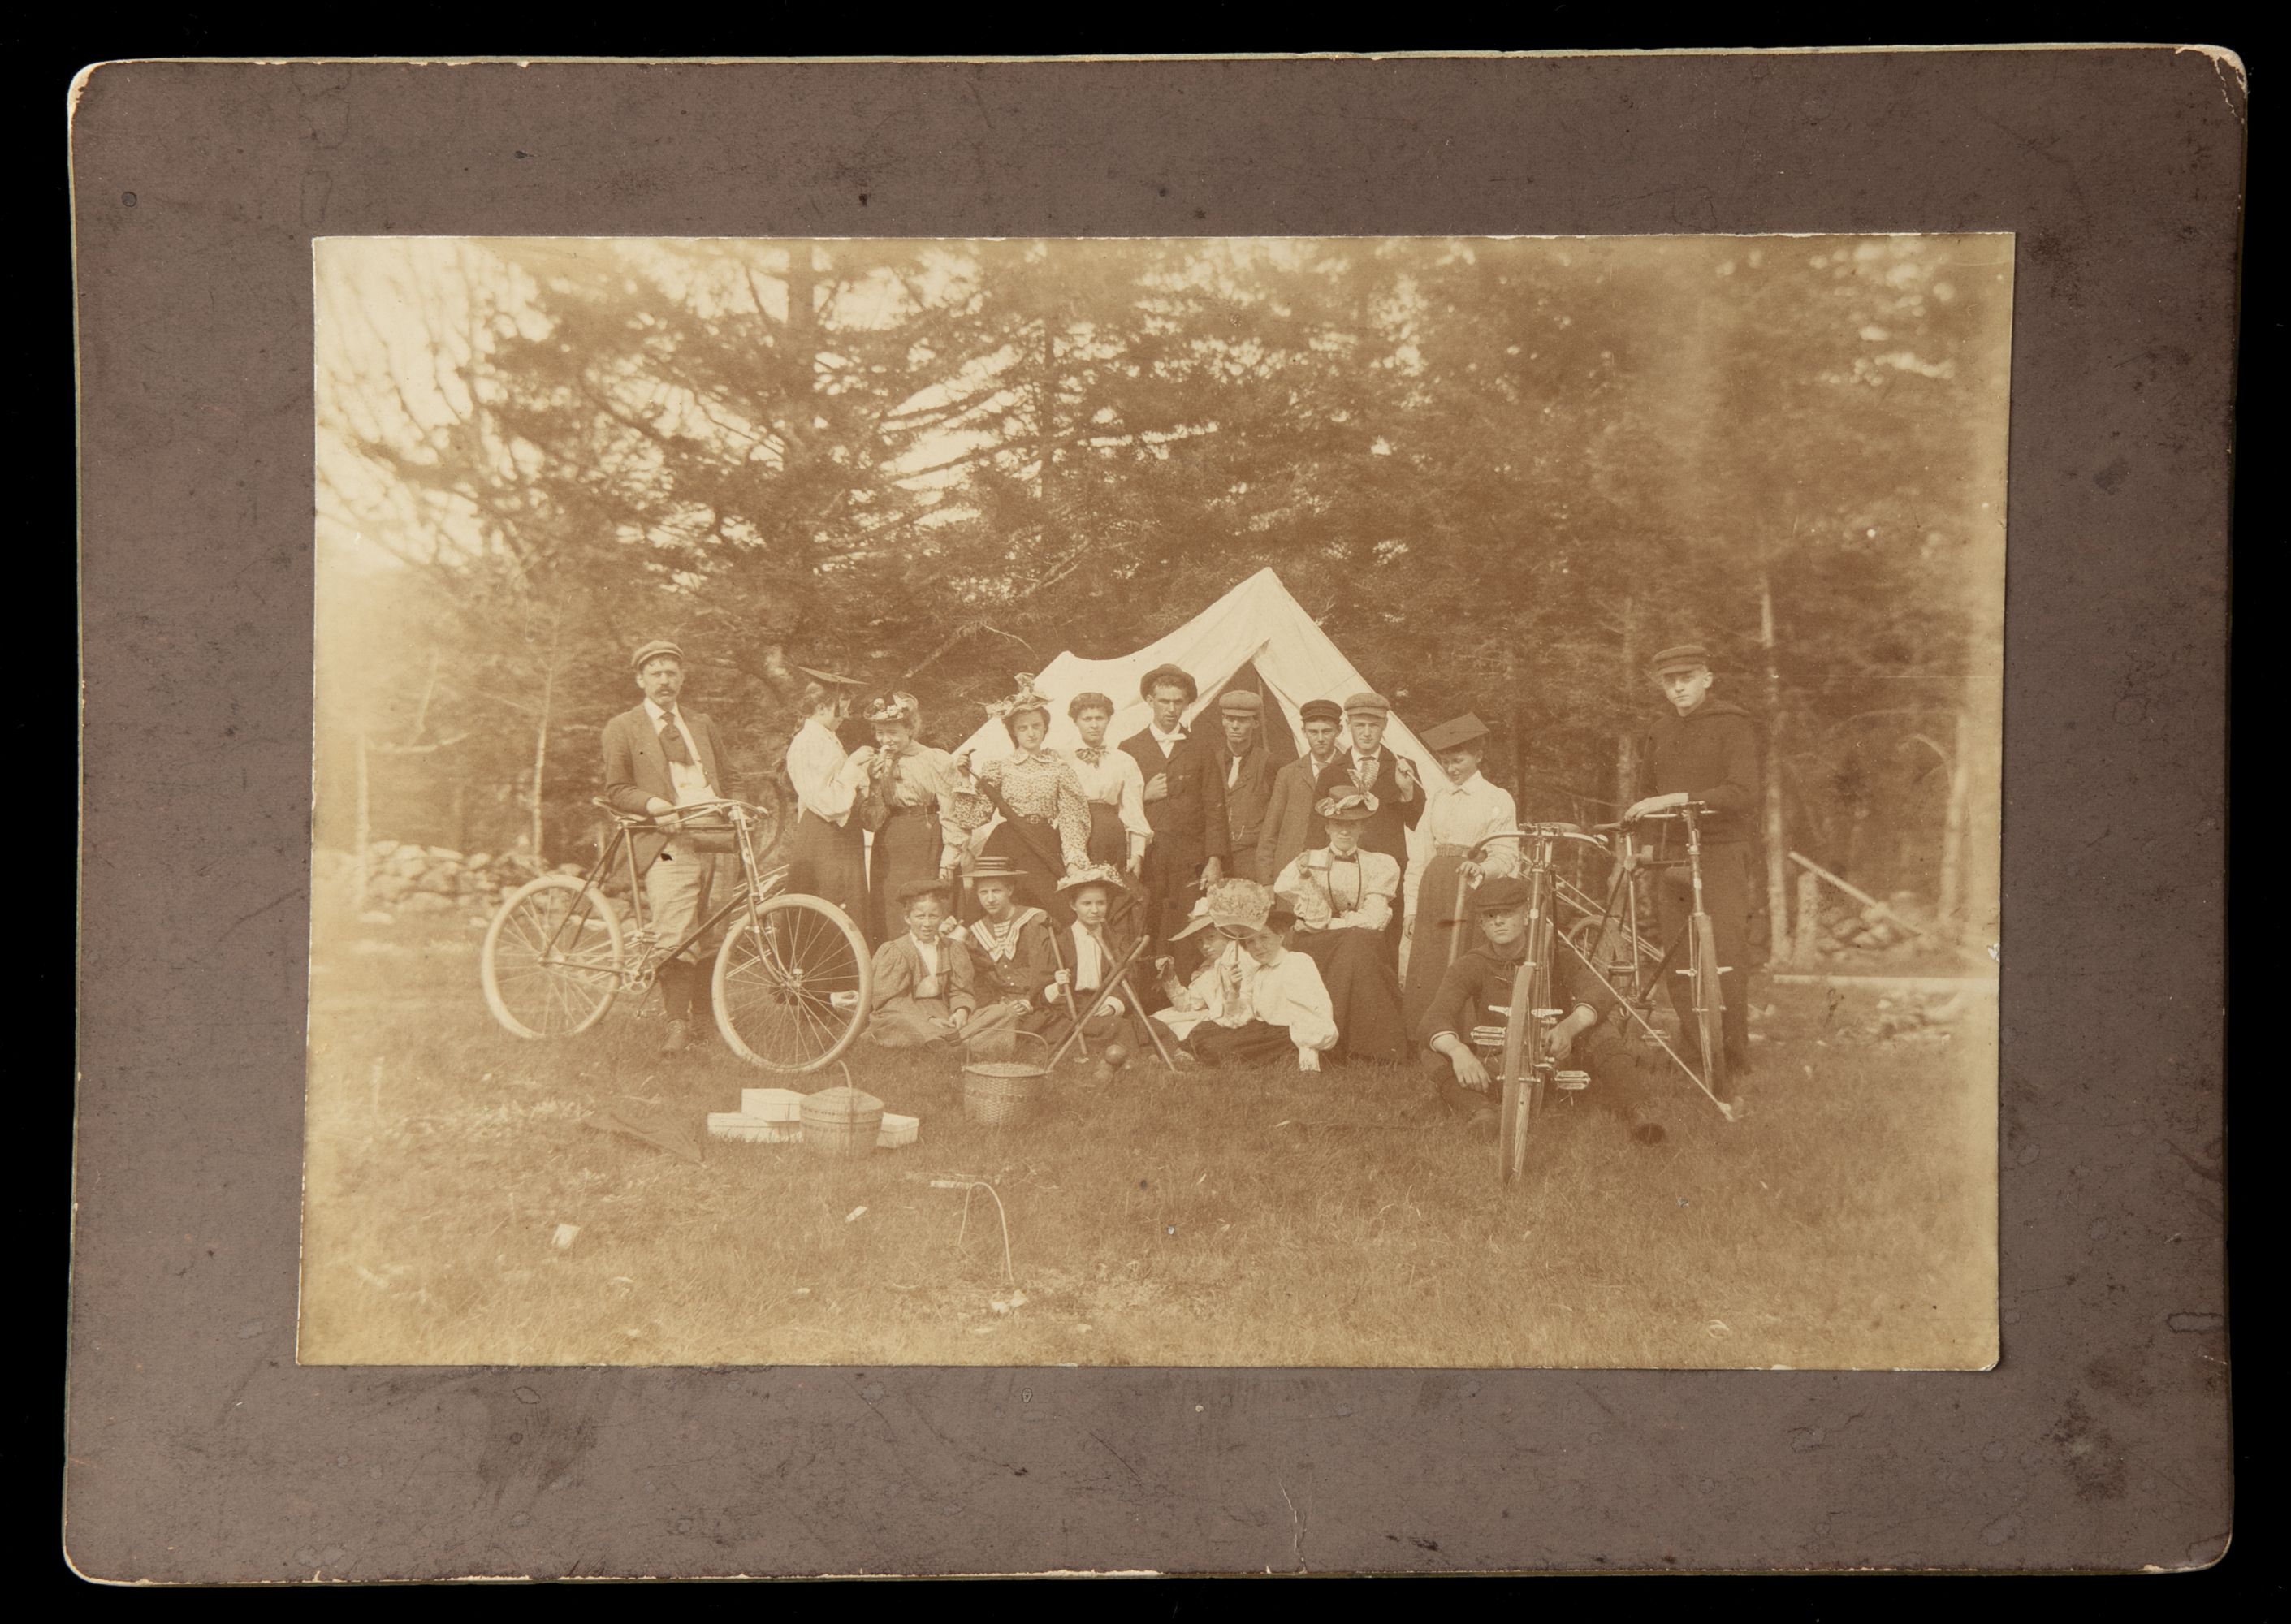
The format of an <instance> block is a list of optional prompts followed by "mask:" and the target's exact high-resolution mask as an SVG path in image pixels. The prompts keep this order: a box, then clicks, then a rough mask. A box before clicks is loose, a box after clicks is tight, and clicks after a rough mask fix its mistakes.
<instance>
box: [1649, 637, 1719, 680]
mask: <svg viewBox="0 0 2291 1624" xmlns="http://www.w3.org/2000/svg"><path fill="white" fill-rule="evenodd" d="M1709 665H1710V651H1709V650H1708V648H1705V647H1703V646H1702V645H1701V644H1700V643H1681V644H1679V645H1678V646H1677V647H1676V648H1666V649H1664V650H1663V651H1662V652H1661V653H1660V654H1658V655H1655V657H1654V658H1653V659H1652V660H1650V661H1648V662H1647V669H1648V670H1649V671H1652V672H1653V673H1654V674H1655V675H1656V676H1658V677H1660V676H1663V675H1665V674H1666V673H1668V672H1670V671H1698V670H1708V668H1709Z"/></svg>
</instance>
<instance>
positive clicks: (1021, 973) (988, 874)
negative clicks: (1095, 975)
mask: <svg viewBox="0 0 2291 1624" xmlns="http://www.w3.org/2000/svg"><path fill="white" fill-rule="evenodd" d="M1025 878H1027V876H1026V875H1025V874H1024V873H1020V872H1015V871H1013V870H1012V869H1011V867H1010V865H1009V863H1008V862H1006V861H1004V860H1003V859H1002V858H1001V857H995V856H986V857H981V858H980V859H979V860H978V863H977V865H976V866H975V867H974V868H973V869H972V870H971V872H970V886H971V893H972V896H974V897H975V898H976V900H977V909H978V917H977V919H975V920H973V921H971V922H970V924H969V926H968V927H967V928H966V929H964V931H963V933H962V941H963V945H964V946H965V947H966V948H967V949H968V950H969V953H970V957H971V977H972V991H973V992H974V993H977V997H978V1001H979V1008H978V1013H977V1015H975V1016H973V1017H971V1024H972V1025H974V1026H976V1025H977V1024H978V1023H979V1022H981V1021H985V1020H987V1019H990V1018H992V1017H993V1016H994V1015H995V1013H996V1012H997V1011H999V1010H1003V1009H1007V1010H1008V1011H1009V1017H1011V1018H1012V1019H1014V1020H1015V1021H1016V1023H1017V1025H1018V1026H1019V1027H1021V1028H1023V1029H1025V1031H1028V1032H1033V1033H1041V1034H1044V1035H1046V1036H1047V1035H1049V1033H1050V1031H1051V1029H1052V1028H1053V1027H1054V1026H1056V1025H1057V1024H1058V1017H1057V1014H1056V1013H1055V1012H1054V1011H1053V1010H1052V1009H1049V1007H1048V1006H1047V1005H1046V1004H1045V1003H1044V1002H1043V1001H1042V994H1043V993H1044V992H1045V991H1046V990H1047V989H1048V988H1049V986H1050V985H1051V982H1052V978H1053V977H1055V976H1056V975H1057V971H1058V969H1059V968H1060V966H1059V962H1058V950H1057V942H1056V941H1055V940H1053V939H1052V937H1051V934H1050V921H1049V916H1048V915H1046V914H1045V913H1044V912H1042V911H1041V909H1040V908H1030V907H1022V906H1020V905H1019V904H1018V900H1017V881H1019V880H1024V879H1025ZM1049 1041H1051V1042H1056V1041H1057V1038H1056V1037H1054V1036H1051V1037H1049ZM971 1047H972V1049H974V1050H975V1051H977V1052H979V1053H982V1054H985V1053H986V1052H987V1049H988V1048H989V1047H1001V1046H1000V1045H994V1046H985V1045H980V1044H977V1043H973V1044H972V1045H971ZM1016 1047H1017V1045H1016V1042H1015V1041H1013V1042H1011V1043H1010V1044H1009V1048H1011V1049H1016ZM1030 1047H1031V1046H1030ZM988 1057H989V1058H993V1057H995V1056H993V1055H988Z"/></svg>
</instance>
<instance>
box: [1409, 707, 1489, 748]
mask: <svg viewBox="0 0 2291 1624" xmlns="http://www.w3.org/2000/svg"><path fill="white" fill-rule="evenodd" d="M1487 736H1488V725H1487V723H1485V722H1483V721H1482V720H1480V719H1479V718H1478V717H1476V716H1475V715H1473V714H1472V713H1471V712H1469V711H1467V712H1464V713H1463V714H1462V715H1461V716H1459V717H1456V718H1454V719H1452V720H1449V721H1444V722H1442V723H1441V724H1440V725H1439V726H1438V727H1436V728H1433V729H1431V730H1430V731H1429V732H1427V733H1426V734H1425V736H1424V748H1425V749H1427V750H1428V751H1431V752H1433V753H1434V754H1435V755H1445V754H1446V753H1447V752H1449V751H1451V750H1477V749H1478V748H1479V747H1480V741H1481V740H1483V739H1484V738H1486V737H1487Z"/></svg>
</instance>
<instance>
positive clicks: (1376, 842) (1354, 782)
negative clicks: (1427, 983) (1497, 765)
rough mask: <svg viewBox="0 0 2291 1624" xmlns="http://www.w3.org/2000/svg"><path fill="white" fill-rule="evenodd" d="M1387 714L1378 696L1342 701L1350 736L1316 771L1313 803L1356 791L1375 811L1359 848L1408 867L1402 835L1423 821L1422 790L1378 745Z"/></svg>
mask: <svg viewBox="0 0 2291 1624" xmlns="http://www.w3.org/2000/svg"><path fill="white" fill-rule="evenodd" d="M1391 714H1392V704H1391V702H1390V701H1388V700H1387V699H1386V698H1385V697H1384V695H1381V694H1355V695H1353V696H1352V697H1351V698H1350V699H1347V700H1346V701H1345V726H1346V728H1348V729H1349V730H1350V731H1351V734H1352V740H1351V743H1350V744H1349V746H1348V747H1346V748H1345V749H1341V750H1339V751H1338V752H1337V757H1336V760H1333V761H1331V762H1330V763H1329V765H1328V766H1327V767H1325V768H1322V770H1321V779H1320V783H1319V785H1318V786H1317V787H1318V789H1319V792H1320V793H1319V794H1318V795H1317V796H1316V797H1315V798H1314V799H1315V800H1326V799H1328V798H1329V797H1330V796H1332V795H1342V794H1345V793H1347V792H1357V793H1360V794H1363V795H1366V796H1368V797H1370V798H1371V799H1372V800H1374V801H1375V802H1376V809H1375V811H1374V812H1372V813H1371V815H1370V816H1369V818H1368V820H1367V821H1366V822H1365V823H1363V824H1362V825H1361V838H1360V843H1361V849H1362V850H1363V851H1380V852H1382V853H1383V854H1384V855H1385V856H1387V857H1390V858H1391V859H1392V860H1393V861H1394V862H1395V863H1397V864H1400V866H1401V868H1402V869H1403V872H1404V871H1405V870H1406V868H1407V866H1408V832H1409V831H1410V830H1411V829H1413V828H1415V827H1416V825H1417V823H1418V821H1419V819H1421V818H1422V817H1423V816H1424V793H1423V788H1422V785H1421V784H1419V782H1418V781H1417V777H1416V763H1415V762H1413V761H1411V760H1409V759H1408V758H1407V757H1406V756H1395V755H1394V754H1393V753H1392V752H1391V750H1390V749H1388V748H1387V746H1386V744H1385V743H1384V726H1385V723H1386V721H1387V720H1388V719H1389V718H1390V716H1391ZM1401 912H1402V911H1401V910H1400V909H1399V908H1395V909H1394V910H1393V911H1392V922H1391V923H1390V924H1389V925H1387V926H1386V927H1385V952H1386V953H1387V955H1389V956H1390V957H1391V958H1392V960H1393V961H1394V962H1395V963H1397V962H1398V961H1399V956H1400V932H1401V929H1402V921H1401Z"/></svg>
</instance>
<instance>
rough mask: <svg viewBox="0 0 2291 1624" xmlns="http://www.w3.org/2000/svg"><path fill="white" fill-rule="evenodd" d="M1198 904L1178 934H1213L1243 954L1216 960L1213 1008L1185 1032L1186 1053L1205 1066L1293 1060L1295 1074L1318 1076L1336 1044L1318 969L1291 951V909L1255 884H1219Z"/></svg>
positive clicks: (1334, 1023) (1333, 1021)
mask: <svg viewBox="0 0 2291 1624" xmlns="http://www.w3.org/2000/svg"><path fill="white" fill-rule="evenodd" d="M1204 900H1205V901H1206V902H1207V903H1208V904H1209V905H1208V907H1207V908H1206V909H1204V910H1202V911H1201V912H1200V915H1199V917H1197V918H1195V919H1194V921H1193V922H1192V923H1191V924H1189V925H1187V926H1186V927H1185V929H1182V930H1180V931H1178V933H1177V934H1178V937H1188V936H1191V935H1193V934H1194V932H1195V931H1197V930H1202V929H1213V930H1215V931H1216V932H1217V933H1218V935H1219V936H1221V937H1226V939H1227V940H1229V941H1233V942H1236V943H1238V944H1240V946H1241V950H1242V951H1241V952H1240V953H1238V954H1236V955H1234V958H1233V959H1232V960H1231V961H1225V960H1223V959H1220V961H1218V962H1219V969H1218V988H1217V994H1218V997H1217V1007H1216V1009H1214V1010H1213V1011H1212V1012H1211V1013H1210V1017H1209V1018H1208V1019H1207V1020H1205V1021H1203V1022H1202V1023H1201V1024H1200V1025H1197V1026H1195V1027H1194V1029H1193V1030H1192V1031H1191V1032H1189V1033H1186V1049H1188V1050H1189V1051H1191V1053H1192V1054H1193V1055H1194V1058H1195V1059H1197V1060H1199V1061H1200V1062H1202V1064H1203V1065H1269V1064H1273V1063H1274V1062H1277V1061H1282V1060H1286V1059H1287V1058H1288V1057H1290V1056H1291V1055H1294V1056H1295V1057H1296V1060H1297V1069H1298V1070H1299V1071H1305V1072H1317V1071H1319V1070H1320V1069H1321V1057H1322V1054H1324V1053H1326V1052H1327V1051H1328V1050H1330V1049H1333V1048H1335V1047H1336V1043H1337V1020H1336V1015H1335V1013H1334V1011H1333V1010H1331V1009H1330V1006H1329V992H1328V989H1327V988H1326V987H1324V986H1322V985H1321V972H1320V969H1319V967H1318V966H1316V965H1315V964H1314V962H1313V960H1312V958H1311V957H1310V956H1309V955H1308V954H1306V953H1291V952H1290V951H1289V945H1288V937H1289V931H1290V927H1291V926H1293V925H1294V924H1295V923H1296V914H1295V912H1293V911H1292V910H1291V909H1290V906H1289V904H1287V903H1284V902H1282V900H1281V899H1280V898H1279V897H1277V896H1274V894H1273V892H1272V891H1271V890H1270V889H1268V888H1266V887H1265V886H1261V885H1259V884H1258V883H1257V882H1256V881H1255V880H1219V881H1218V883H1217V884H1216V885H1215V886H1213V887H1211V888H1210V891H1209V893H1208V894H1207V896H1205V898H1204ZM1172 939H1173V940H1174V939H1176V938H1174V937H1173V938H1172Z"/></svg>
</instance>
